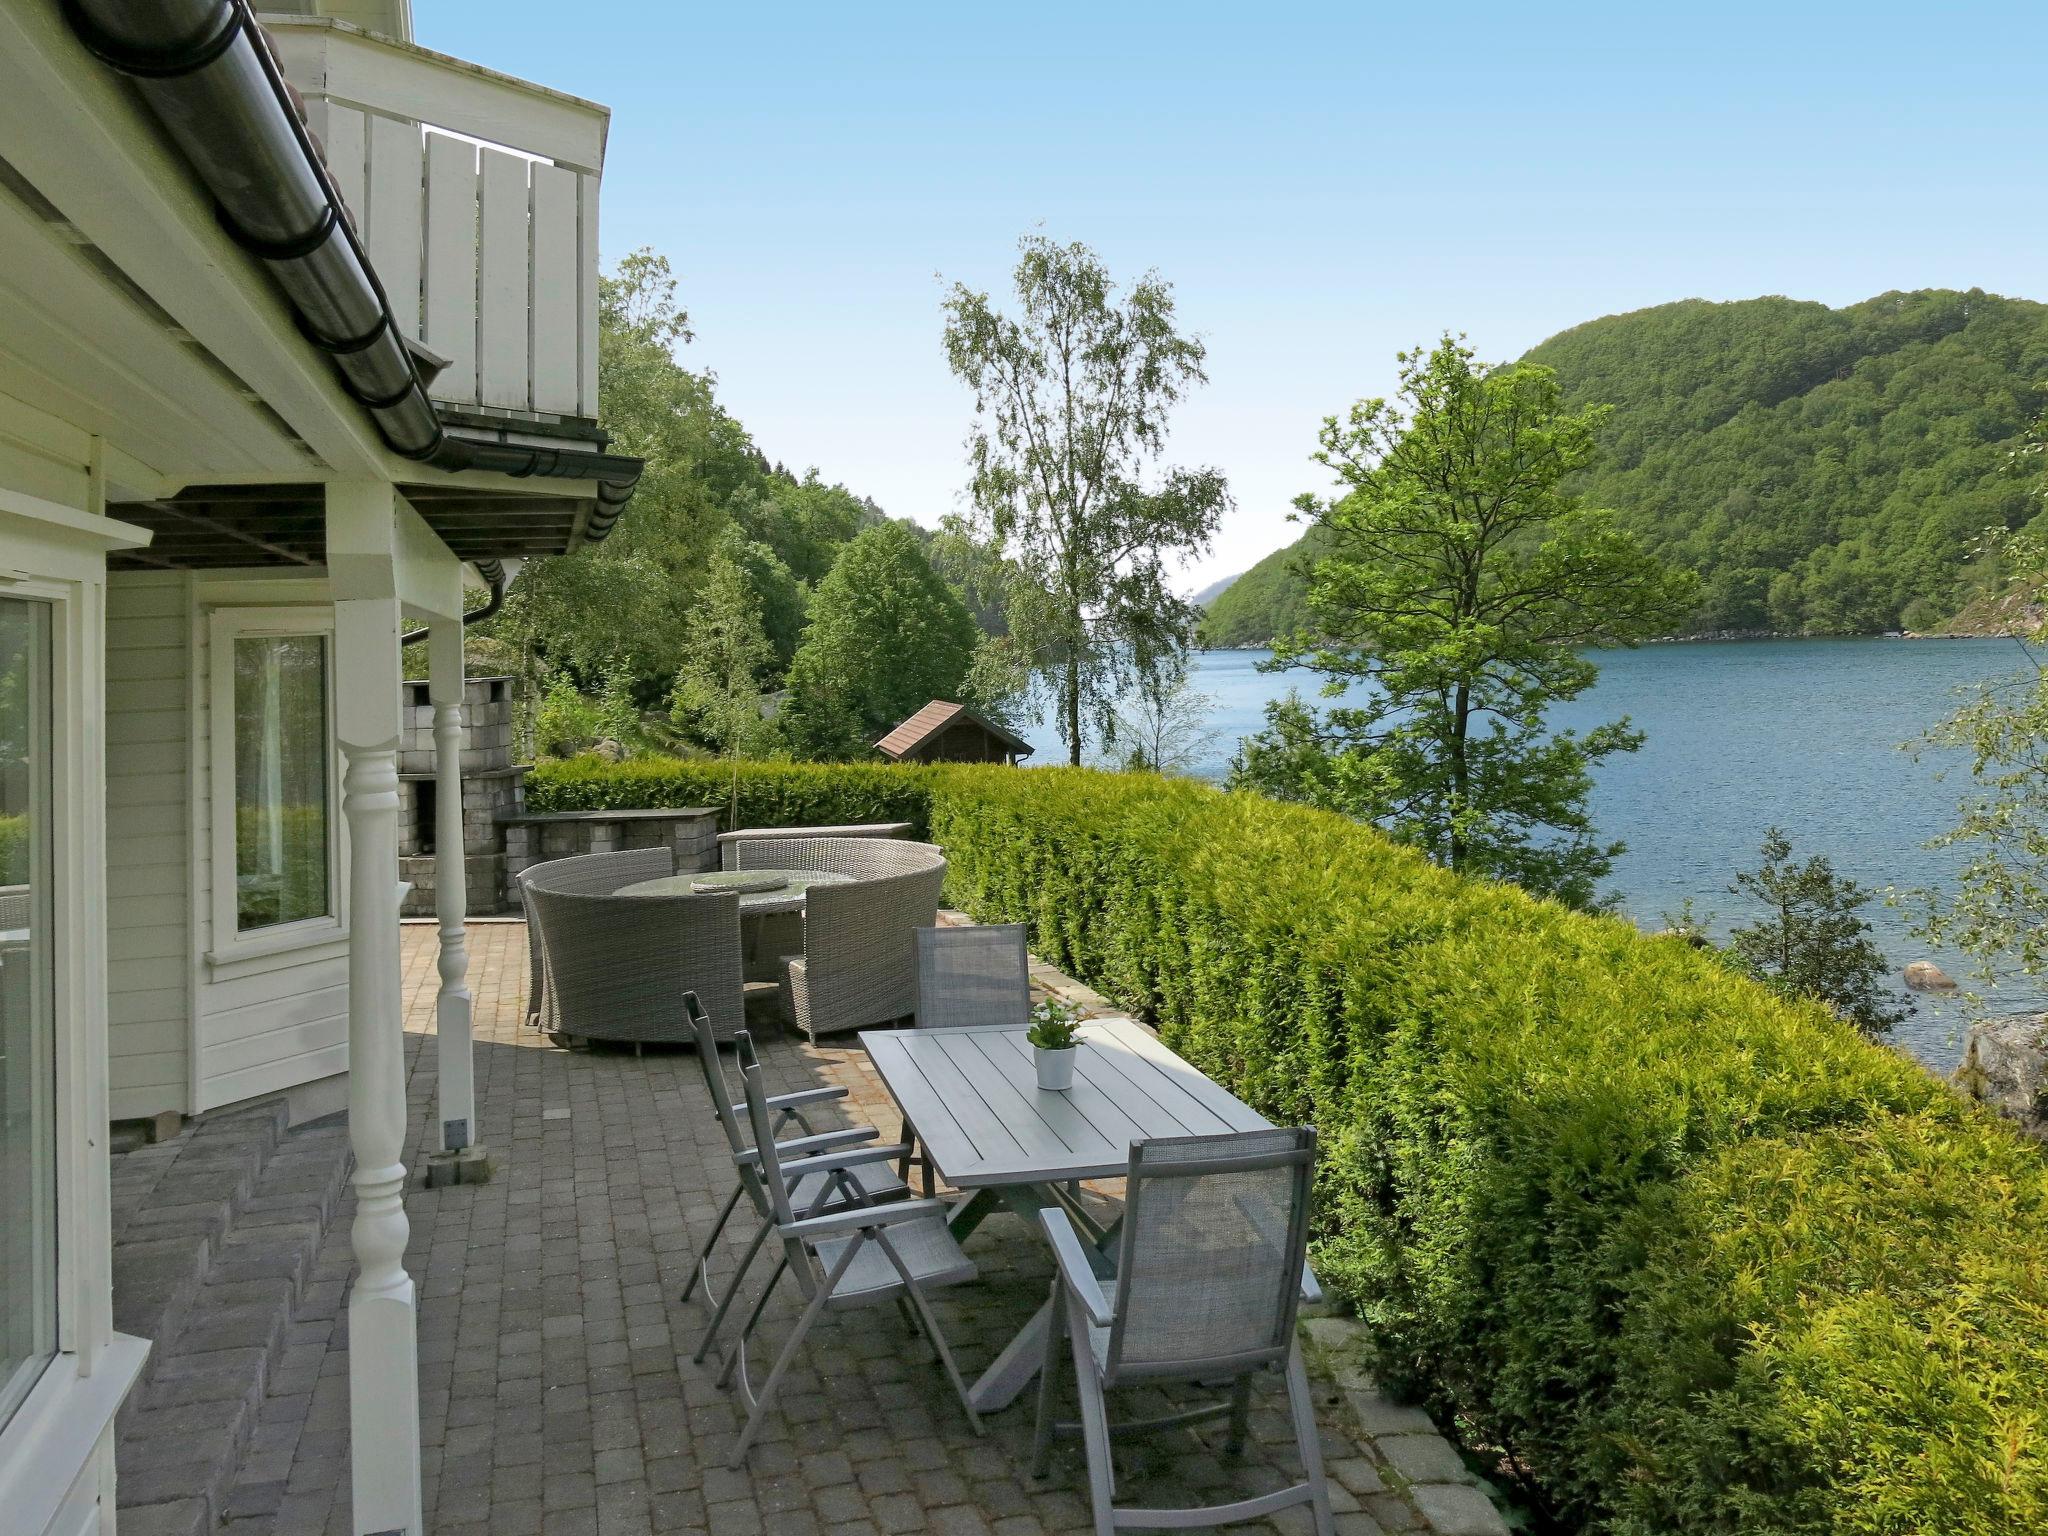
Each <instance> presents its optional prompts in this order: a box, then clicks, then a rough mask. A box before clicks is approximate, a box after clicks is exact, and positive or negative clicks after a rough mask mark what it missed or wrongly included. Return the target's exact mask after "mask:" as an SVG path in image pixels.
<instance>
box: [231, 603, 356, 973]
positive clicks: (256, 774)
mask: <svg viewBox="0 0 2048 1536" xmlns="http://www.w3.org/2000/svg"><path fill="white" fill-rule="evenodd" d="M234 662H235V930H236V932H238V933H248V932H250V931H251V930H252V929H257V928H275V927H277V926H278V925H279V924H281V923H303V922H306V921H309V920H310V919H312V918H316V917H326V916H328V915H329V914H330V912H331V911H332V904H331V903H330V902H329V901H328V899H327V898H328V892H329V890H330V889H331V882H330V881H329V878H328V867H327V865H328V860H327V843H328V826H327V780H328V761H329V757H330V755H331V753H332V748H331V746H330V744H329V742H328V736H327V637H326V636H325V635H243V636H238V637H236V640H235V655H234Z"/></svg>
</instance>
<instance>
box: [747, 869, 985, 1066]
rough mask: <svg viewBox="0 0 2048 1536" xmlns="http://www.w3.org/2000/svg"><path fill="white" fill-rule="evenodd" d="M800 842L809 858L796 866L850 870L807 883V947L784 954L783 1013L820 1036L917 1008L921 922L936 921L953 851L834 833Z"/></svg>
mask: <svg viewBox="0 0 2048 1536" xmlns="http://www.w3.org/2000/svg"><path fill="white" fill-rule="evenodd" d="M782 846H783V848H785V849H787V848H788V847H789V845H788V844H783V845H782ZM797 852H798V853H800V854H801V855H802V856H803V858H804V859H805V860H806V862H803V863H797V864H791V865H789V866H787V867H788V868H792V869H823V870H830V871H832V872H834V873H837V874H844V875H848V876H851V877H852V878H851V880H850V881H849V883H847V884H845V885H814V886H812V887H811V888H810V890H808V891H807V892H805V893H804V952H803V953H802V954H801V955H796V956H791V957H790V958H789V959H787V960H785V961H784V962H783V967H782V1014H783V1017H784V1018H785V1019H787V1020H788V1021H789V1022H790V1023H792V1024H794V1025H796V1026H797V1027H798V1028H799V1029H801V1030H803V1032H804V1033H805V1034H806V1035H808V1036H810V1038H811V1041H812V1043H813V1044H815V1043H816V1041H817V1038H818V1036H819V1035H821V1034H830V1033H836V1032H839V1031H843V1030H849V1029H866V1028H868V1027H870V1026H871V1025H875V1024H886V1023H888V1022H890V1021H891V1020H892V1019H900V1018H903V1017H905V1016H906V1015H908V1014H910V1013H913V1012H915V1011H916V1008H917V930H918V929H920V928H929V927H931V926H932V925H933V924H934V923H935V922H937V921H938V916H939V893H940V891H941V890H942V889H943V888H944V886H945V883H946V859H945V855H943V854H942V853H940V852H939V850H938V849H937V848H935V847H933V846H932V845H931V844H930V843H899V842H889V841H883V840H879V839H862V838H832V837H821V838H812V839H807V840H803V841H802V843H801V844H800V846H799V848H798V849H797Z"/></svg>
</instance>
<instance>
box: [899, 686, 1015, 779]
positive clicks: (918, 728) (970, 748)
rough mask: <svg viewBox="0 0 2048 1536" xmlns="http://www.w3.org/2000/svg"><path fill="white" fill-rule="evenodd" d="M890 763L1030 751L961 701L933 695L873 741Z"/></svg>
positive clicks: (995, 757)
mask: <svg viewBox="0 0 2048 1536" xmlns="http://www.w3.org/2000/svg"><path fill="white" fill-rule="evenodd" d="M875 750H876V751H878V752H880V753H881V754H882V756H884V757H886V758H888V759H889V761H891V762H892V763H1009V764H1012V765H1013V766H1014V765H1015V763H1016V761H1017V759H1018V758H1020V757H1029V756H1030V755H1031V743H1030V742H1028V741H1026V740H1025V739H1024V738H1023V737H1021V736H1019V735H1017V734H1016V733H1015V732H1014V731H1009V730H1005V729H1004V728H1003V727H1002V726H1000V725H997V724H996V723H995V722H994V721H993V720H987V719H984V718H983V717H982V716H980V715H978V714H976V713H975V712H974V711H973V710H971V709H969V708H968V707H967V706H966V705H965V704H953V703H949V702H948V701H947V700H945V699H933V700H932V701H931V703H929V704H927V705H925V707H924V708H923V709H920V710H919V711H918V712H917V713H916V714H914V715H912V716H911V717H910V718H909V719H908V720H905V721H904V722H903V723H902V724H901V725H899V726H897V727H896V729H894V730H893V731H891V732H890V733H889V734H888V735H886V736H884V737H883V738H882V739H881V740H880V741H878V742H876V743H875Z"/></svg>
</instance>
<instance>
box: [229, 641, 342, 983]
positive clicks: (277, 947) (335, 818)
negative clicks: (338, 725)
mask: <svg viewBox="0 0 2048 1536" xmlns="http://www.w3.org/2000/svg"><path fill="white" fill-rule="evenodd" d="M290 635H317V636H319V637H321V638H322V639H323V640H324V641H325V642H326V644H325V646H324V647H323V648H322V654H323V656H324V657H325V672H326V699H325V703H326V727H327V765H328V766H327V911H326V913H325V914H323V915H322V916H319V917H309V918H301V919H299V920H298V921H296V922H290V923H274V924H272V925H270V926H269V927H267V928H252V929H250V930H249V931H247V932H246V933H245V932H243V931H242V929H241V926H240V925H241V911H240V903H239V901H238V900H237V899H236V896H237V892H236V887H235V867H236V866H235V821H236V818H235V810H236V806H235V642H236V641H237V640H246V639H259V638H268V637H272V636H290ZM207 671H208V687H209V693H208V702H207V728H208V732H209V735H210V737H211V742H210V748H211V760H210V764H209V773H208V778H209V781H210V782H209V789H210V792H211V793H210V796H209V798H210V801H211V805H212V823H213V825H212V836H211V839H210V841H211V844H212V860H213V864H212V872H211V881H210V883H211V884H212V887H213V889H212V892H211V895H212V903H211V905H212V914H213V942H212V945H211V947H210V948H209V949H208V950H207V959H208V960H209V961H210V962H211V963H212V964H214V965H215V966H222V965H233V964H235V963H236V962H239V961H252V960H262V959H264V958H266V957H268V956H272V955H281V954H290V953H293V952H296V951H299V950H304V949H308V948H312V947H316V946H333V945H338V944H343V943H345V942H346V941H347V939H348V909H347V906H346V902H347V899H348V880H347V871H346V870H345V869H344V867H343V857H344V854H345V851H346V850H345V846H344V843H343V839H342V828H341V749H340V746H339V743H338V741H337V738H336V734H335V669H334V609H333V607H332V606H331V605H329V604H321V605H319V606H314V605H312V604H306V605H303V606H297V607H293V606H272V607H246V608H231V607H220V608H215V609H213V610H212V611H211V613H210V614H209V615H208V617H207Z"/></svg>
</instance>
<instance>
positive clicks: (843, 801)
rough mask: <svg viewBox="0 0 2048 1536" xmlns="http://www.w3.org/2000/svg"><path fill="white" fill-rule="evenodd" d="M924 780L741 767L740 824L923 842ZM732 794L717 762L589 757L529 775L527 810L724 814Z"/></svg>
mask: <svg viewBox="0 0 2048 1536" xmlns="http://www.w3.org/2000/svg"><path fill="white" fill-rule="evenodd" d="M924 773H925V770H922V769H918V768H896V767H891V766H888V765H885V764H879V763H878V764H873V765H842V766H828V765H822V764H805V763H752V762H742V763H741V764H740V765H739V815H738V819H737V823H736V824H737V826H741V827H801V826H838V825H845V824H849V823H853V822H863V821H908V822H911V823H913V824H914V825H915V826H916V827H917V828H918V831H919V834H920V835H922V833H923V830H924V827H925V824H926V823H925V807H926V804H927V802H928V798H929V791H928V789H927V788H926V786H925V781H924ZM732 789H733V770H732V766H731V765H730V764H728V763H723V762H719V761H717V760H715V759H711V758H697V759H685V758H675V757H642V758H633V759H631V760H629V761H627V762H623V763H614V762H608V761H607V760H605V759H604V758H601V757H593V756H588V755H586V756H583V757H575V758H570V759H568V760H566V761H563V762H553V763H541V764H540V765H538V766H537V767H536V768H535V769H534V770H533V772H532V773H530V774H529V775H527V779H526V805H527V809H528V810H532V811H619V810H632V809H635V808H639V807H648V806H682V805H708V806H719V807H723V806H725V804H726V803H727V801H728V800H729V799H730V798H731V795H732ZM728 819H730V818H728ZM727 830H728V831H730V830H733V828H727Z"/></svg>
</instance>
